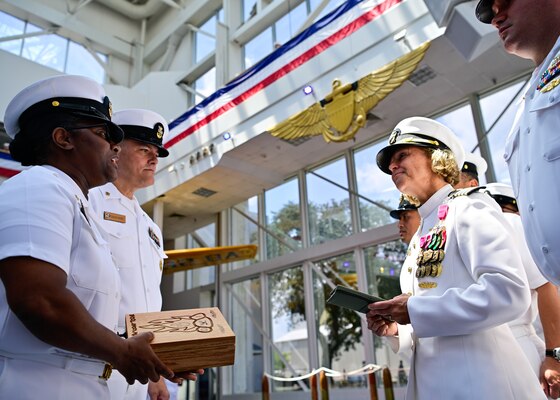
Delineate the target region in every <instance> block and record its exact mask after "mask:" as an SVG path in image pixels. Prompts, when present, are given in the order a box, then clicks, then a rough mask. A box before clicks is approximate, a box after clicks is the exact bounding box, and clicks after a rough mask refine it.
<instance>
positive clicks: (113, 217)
mask: <svg viewBox="0 0 560 400" xmlns="http://www.w3.org/2000/svg"><path fill="white" fill-rule="evenodd" d="M103 219H104V220H106V221H113V222H118V223H120V224H124V223H126V215H123V214H117V213H112V212H110V211H103Z"/></svg>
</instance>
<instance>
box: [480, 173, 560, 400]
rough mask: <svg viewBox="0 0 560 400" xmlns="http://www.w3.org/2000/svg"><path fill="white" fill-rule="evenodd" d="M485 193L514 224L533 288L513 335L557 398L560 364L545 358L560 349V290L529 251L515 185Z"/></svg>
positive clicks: (489, 186) (488, 186) (489, 187)
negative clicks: (551, 350)
mask: <svg viewBox="0 0 560 400" xmlns="http://www.w3.org/2000/svg"><path fill="white" fill-rule="evenodd" d="M484 188H485V190H486V191H487V192H488V193H489V194H490V196H492V197H493V198H494V200H496V202H497V203H498V204H499V205H500V207H502V211H503V212H504V217H505V218H506V220H507V221H508V222H509V224H510V225H511V228H512V229H511V231H510V232H511V235H512V237H513V238H514V240H515V243H516V246H517V249H518V250H519V252H520V254H521V259H522V260H523V267H524V268H525V272H526V273H527V280H528V282H529V288H530V289H531V306H530V307H529V309H528V310H527V312H525V314H523V315H522V316H521V317H519V318H518V319H516V320H515V321H512V322H510V323H509V326H510V328H511V330H512V332H513V335H514V336H515V338H516V339H517V341H518V342H519V344H520V345H521V347H522V348H523V351H524V352H525V355H526V356H527V358H528V359H529V361H530V363H531V366H532V367H533V370H534V371H535V373H536V374H537V376H539V378H540V381H541V386H542V387H543V388H544V389H545V393H547V394H548V396H549V397H551V398H553V399H557V398H558V397H559V396H560V363H559V362H558V361H556V360H555V359H554V358H553V357H551V355H550V356H546V357H545V342H546V347H548V348H554V347H558V346H560V323H559V322H560V295H559V294H558V288H557V287H556V286H554V285H553V284H552V283H550V282H549V281H547V280H546V278H545V277H544V276H543V275H542V273H541V272H540V271H539V269H538V268H537V266H536V265H535V262H534V261H533V258H532V257H531V254H530V252H529V249H528V248H527V242H526V240H525V235H524V233H523V227H522V226H521V218H520V217H519V210H518V208H517V200H516V199H515V196H514V194H513V189H512V188H511V186H509V185H506V184H504V183H488V184H486V185H485V186H484ZM537 315H540V320H541V324H542V328H543V335H544V338H545V342H543V341H542V339H541V338H540V337H539V336H537V333H536V332H535V328H534V327H533V322H534V321H535V319H536V318H537Z"/></svg>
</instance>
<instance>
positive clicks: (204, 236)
mask: <svg viewBox="0 0 560 400" xmlns="http://www.w3.org/2000/svg"><path fill="white" fill-rule="evenodd" d="M187 241H188V244H187V247H188V248H189V249H198V248H200V247H215V246H216V224H215V223H214V224H210V225H207V226H205V227H203V228H200V229H197V230H196V231H195V232H194V234H189V235H188V238H187ZM186 272H187V274H186V283H187V288H188V289H192V288H195V287H199V286H204V285H209V284H212V283H214V281H215V278H216V267H215V266H213V265H212V266H209V267H202V268H196V269H192V270H188V271H186Z"/></svg>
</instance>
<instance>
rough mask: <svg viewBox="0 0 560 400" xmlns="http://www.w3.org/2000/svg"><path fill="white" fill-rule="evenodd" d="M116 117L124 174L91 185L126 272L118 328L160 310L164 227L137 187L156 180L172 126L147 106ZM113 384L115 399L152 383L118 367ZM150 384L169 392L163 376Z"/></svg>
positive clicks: (139, 394)
mask: <svg viewBox="0 0 560 400" xmlns="http://www.w3.org/2000/svg"><path fill="white" fill-rule="evenodd" d="M112 120H113V122H114V123H116V124H118V125H119V126H120V127H121V128H122V129H123V131H124V141H123V142H122V144H121V148H122V151H121V154H120V157H119V174H118V177H117V179H116V180H115V182H112V183H107V184H106V185H103V186H99V187H96V188H93V189H92V190H90V192H89V196H90V202H91V206H92V208H93V209H94V210H95V212H96V214H97V216H98V217H99V219H100V220H101V223H102V226H103V229H104V230H105V231H106V232H107V233H108V235H107V237H108V241H109V244H110V247H111V251H112V253H113V260H114V261H115V265H116V266H117V268H118V270H119V274H120V277H121V282H122V290H121V292H122V296H121V302H120V306H119V322H118V330H119V333H124V332H125V315H126V314H132V313H140V312H152V311H160V310H161V303H162V300H161V293H160V288H159V285H160V282H161V274H162V268H163V259H164V258H166V257H167V256H166V255H165V253H164V251H163V237H162V235H161V231H160V228H159V227H158V226H157V225H156V224H155V223H154V222H153V221H152V219H151V218H150V217H149V216H148V215H147V214H146V213H145V212H144V211H143V210H142V208H141V207H140V204H138V200H136V197H135V196H134V192H136V191H137V190H138V189H141V188H144V187H148V186H151V185H152V184H153V183H154V174H155V170H156V166H157V164H158V157H167V156H168V155H169V152H168V151H167V150H166V149H165V148H164V147H163V146H162V141H163V137H164V135H165V134H166V133H167V132H168V127H167V123H166V122H165V119H164V118H163V117H162V116H161V115H159V114H157V113H155V112H153V111H149V110H142V109H130V110H122V111H118V112H116V113H115V114H114V115H113V119H112ZM108 385H109V390H110V392H111V399H112V400H123V399H127V400H133V399H134V400H144V399H146V393H147V390H148V387H147V385H141V384H139V383H135V384H134V385H130V386H129V385H128V384H127V382H126V380H125V379H124V377H123V376H122V375H120V374H118V373H117V374H113V375H112V376H111V379H110V380H109V381H108ZM149 386H150V393H154V392H157V393H158V394H162V395H163V396H167V395H168V390H167V387H166V385H165V382H164V380H163V379H160V381H159V382H157V383H156V382H150V383H149ZM158 398H159V397H158ZM162 398H163V397H162Z"/></svg>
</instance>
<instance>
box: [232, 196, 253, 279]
mask: <svg viewBox="0 0 560 400" xmlns="http://www.w3.org/2000/svg"><path fill="white" fill-rule="evenodd" d="M258 218H259V205H258V198H257V196H254V197H251V198H250V199H249V200H246V201H244V202H243V203H240V204H238V205H236V206H234V207H233V209H232V211H231V244H232V245H239V244H258V240H259V229H258V225H257V224H258ZM257 260H258V253H257V257H256V258H255V259H254V260H243V261H237V262H235V263H233V268H234V269H236V268H242V267H244V266H247V265H250V264H252V263H254V262H257Z"/></svg>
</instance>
